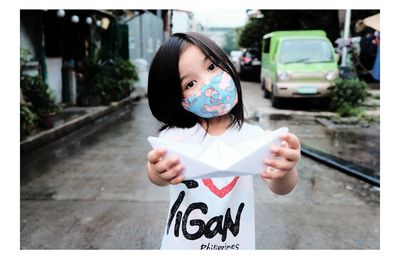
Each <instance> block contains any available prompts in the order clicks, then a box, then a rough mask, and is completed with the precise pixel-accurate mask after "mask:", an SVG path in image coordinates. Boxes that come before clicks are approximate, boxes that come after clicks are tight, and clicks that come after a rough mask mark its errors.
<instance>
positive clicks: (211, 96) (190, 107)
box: [182, 72, 238, 118]
mask: <svg viewBox="0 0 400 267" xmlns="http://www.w3.org/2000/svg"><path fill="white" fill-rule="evenodd" d="M237 102H238V99H237V91H236V85H235V83H234V82H233V79H232V77H231V76H230V75H229V74H228V73H226V72H222V73H220V74H217V75H216V76H214V77H213V78H212V79H211V81H210V82H209V83H207V84H204V85H203V86H202V87H201V88H200V90H199V91H198V92H196V93H195V94H193V95H192V96H190V97H187V98H184V99H182V106H183V107H184V108H185V109H186V110H187V111H190V112H192V113H194V114H196V115H197V116H199V117H202V118H213V117H218V116H221V115H225V114H227V113H229V111H231V109H232V108H233V107H234V106H235V105H236V103H237Z"/></svg>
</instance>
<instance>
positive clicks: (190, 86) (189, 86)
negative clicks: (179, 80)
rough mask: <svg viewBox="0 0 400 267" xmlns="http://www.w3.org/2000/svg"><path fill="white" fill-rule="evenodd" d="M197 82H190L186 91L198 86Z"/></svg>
mask: <svg viewBox="0 0 400 267" xmlns="http://www.w3.org/2000/svg"><path fill="white" fill-rule="evenodd" d="M196 83H197V82H196V81H190V82H188V83H187V84H186V88H185V89H190V88H192V87H193V86H195V85H196Z"/></svg>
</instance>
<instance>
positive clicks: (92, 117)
mask: <svg viewBox="0 0 400 267" xmlns="http://www.w3.org/2000/svg"><path fill="white" fill-rule="evenodd" d="M143 97H145V94H138V93H136V94H132V95H131V96H130V97H128V98H125V99H123V100H121V101H120V102H112V103H111V104H110V105H109V106H98V107H91V108H87V110H86V111H87V113H86V114H84V115H82V116H79V117H77V118H74V119H71V120H68V121H66V122H65V123H62V124H61V125H58V126H55V127H54V128H51V129H49V130H45V131H41V132H39V133H37V134H35V135H32V136H29V137H27V138H26V139H25V140H23V141H21V143H20V154H21V155H23V154H26V153H29V152H31V151H34V150H36V149H38V148H40V147H42V146H45V145H47V144H49V143H52V142H53V141H56V140H58V139H60V138H62V137H64V136H66V135H68V134H71V133H73V132H75V131H77V130H79V129H81V128H83V127H84V126H86V125H93V124H95V123H96V122H98V121H99V120H101V119H102V118H104V117H106V116H108V115H111V114H114V113H116V112H117V111H119V110H121V109H123V108H124V107H126V106H129V105H131V104H132V103H133V102H136V101H139V100H140V99H141V98H143ZM83 109H84V108H83Z"/></svg>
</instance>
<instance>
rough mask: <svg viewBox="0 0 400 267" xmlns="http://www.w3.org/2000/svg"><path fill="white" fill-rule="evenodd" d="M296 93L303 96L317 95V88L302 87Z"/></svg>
mask: <svg viewBox="0 0 400 267" xmlns="http://www.w3.org/2000/svg"><path fill="white" fill-rule="evenodd" d="M297 92H298V93H299V94H304V95H313V94H316V93H317V87H314V86H303V87H300V88H299V89H297Z"/></svg>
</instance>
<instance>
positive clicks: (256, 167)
mask: <svg viewBox="0 0 400 267" xmlns="http://www.w3.org/2000/svg"><path fill="white" fill-rule="evenodd" d="M287 132H288V128H286V127H282V128H279V129H277V130H275V131H273V132H269V133H264V134H263V135H261V136H259V137H257V138H254V139H251V140H248V141H245V142H242V143H239V144H235V145H227V144H225V143H224V142H222V141H220V140H215V141H214V142H213V143H211V144H210V145H209V146H207V147H204V146H201V145H194V144H187V143H184V142H176V141H171V140H166V139H160V138H156V137H152V136H150V137H148V141H149V143H150V144H151V146H152V147H153V148H160V147H161V148H166V149H167V154H166V158H169V157H172V156H177V157H179V159H180V161H181V163H182V164H183V166H184V171H183V176H184V177H185V180H191V179H199V178H200V179H203V178H219V177H228V176H241V175H249V174H259V173H260V172H262V171H263V170H265V169H266V166H265V163H264V160H265V159H271V158H272V157H273V155H272V153H271V150H270V147H271V146H272V145H277V146H279V145H280V144H281V142H282V141H281V140H280V139H279V137H280V136H281V135H282V134H284V133H287Z"/></svg>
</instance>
